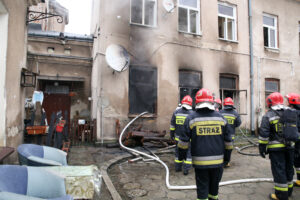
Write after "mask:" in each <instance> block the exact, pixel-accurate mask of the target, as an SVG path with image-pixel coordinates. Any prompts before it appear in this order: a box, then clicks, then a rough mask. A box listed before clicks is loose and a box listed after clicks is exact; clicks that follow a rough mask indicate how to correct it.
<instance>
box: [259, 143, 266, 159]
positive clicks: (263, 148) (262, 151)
mask: <svg viewBox="0 0 300 200" xmlns="http://www.w3.org/2000/svg"><path fill="white" fill-rule="evenodd" d="M258 148H259V154H260V156H261V157H263V158H266V154H267V145H266V144H259V145H258Z"/></svg>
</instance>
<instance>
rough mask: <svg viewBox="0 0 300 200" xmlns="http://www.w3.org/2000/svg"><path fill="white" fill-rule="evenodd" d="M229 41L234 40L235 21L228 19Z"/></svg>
mask: <svg viewBox="0 0 300 200" xmlns="http://www.w3.org/2000/svg"><path fill="white" fill-rule="evenodd" d="M227 39H228V40H233V39H234V38H233V20H232V19H227Z"/></svg>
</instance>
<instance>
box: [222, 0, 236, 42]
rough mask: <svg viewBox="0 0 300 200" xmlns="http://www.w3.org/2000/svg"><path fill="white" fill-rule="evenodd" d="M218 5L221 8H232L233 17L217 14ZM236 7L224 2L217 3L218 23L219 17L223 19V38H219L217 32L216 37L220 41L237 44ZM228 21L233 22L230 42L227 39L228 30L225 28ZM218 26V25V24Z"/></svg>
mask: <svg viewBox="0 0 300 200" xmlns="http://www.w3.org/2000/svg"><path fill="white" fill-rule="evenodd" d="M219 5H223V6H227V7H231V8H233V16H229V15H224V14H221V13H219ZM236 8H237V6H236V5H234V4H228V3H224V2H218V21H219V17H223V18H225V27H224V31H225V33H223V34H224V38H220V37H219V32H218V37H219V39H220V40H226V41H231V42H237V41H238V39H237V9H236ZM228 19H232V20H234V23H233V31H234V33H233V35H232V36H233V39H232V40H230V39H228V28H227V20H228ZM218 25H219V23H218Z"/></svg>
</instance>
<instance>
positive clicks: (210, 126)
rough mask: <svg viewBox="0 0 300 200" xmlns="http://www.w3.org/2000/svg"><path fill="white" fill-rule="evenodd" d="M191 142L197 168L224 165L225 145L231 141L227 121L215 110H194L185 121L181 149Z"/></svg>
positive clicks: (194, 163)
mask: <svg viewBox="0 0 300 200" xmlns="http://www.w3.org/2000/svg"><path fill="white" fill-rule="evenodd" d="M189 142H191V154H192V162H193V166H194V167H195V168H217V167H222V166H223V157H224V150H225V145H227V143H231V137H230V134H229V131H228V125H227V121H226V120H225V118H224V117H223V116H222V115H221V114H220V113H218V112H216V111H213V110H208V109H199V110H197V111H195V112H193V113H192V114H190V115H189V116H188V117H187V118H186V120H185V122H184V134H183V135H181V136H180V138H179V143H178V147H179V150H180V151H184V150H185V149H187V148H188V146H189Z"/></svg>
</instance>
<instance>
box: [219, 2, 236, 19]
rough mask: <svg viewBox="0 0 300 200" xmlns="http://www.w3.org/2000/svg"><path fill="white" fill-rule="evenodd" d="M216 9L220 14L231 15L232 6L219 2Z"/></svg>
mask: <svg viewBox="0 0 300 200" xmlns="http://www.w3.org/2000/svg"><path fill="white" fill-rule="evenodd" d="M218 9H219V13H220V14H223V15H228V16H231V17H233V7H230V6H225V5H221V4H219V5H218Z"/></svg>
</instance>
